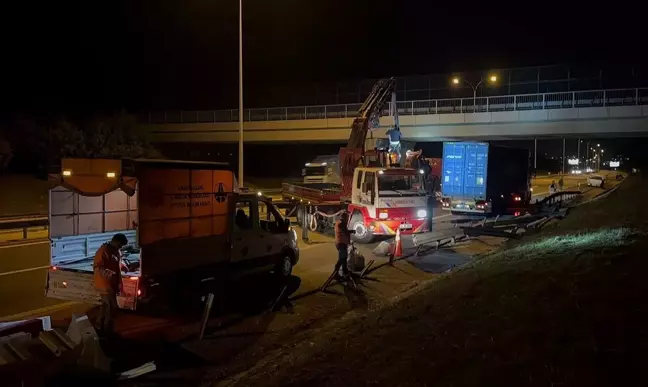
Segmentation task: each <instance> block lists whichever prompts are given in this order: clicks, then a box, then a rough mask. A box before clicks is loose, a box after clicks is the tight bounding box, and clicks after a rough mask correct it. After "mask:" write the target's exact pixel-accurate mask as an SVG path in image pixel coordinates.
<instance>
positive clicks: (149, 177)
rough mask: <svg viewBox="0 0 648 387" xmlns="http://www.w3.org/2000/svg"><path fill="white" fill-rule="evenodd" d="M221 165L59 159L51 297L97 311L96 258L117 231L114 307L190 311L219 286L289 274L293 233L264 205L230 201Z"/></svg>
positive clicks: (294, 256) (253, 199)
mask: <svg viewBox="0 0 648 387" xmlns="http://www.w3.org/2000/svg"><path fill="white" fill-rule="evenodd" d="M227 167H228V166H227V164H223V163H202V162H182V161H171V160H107V159H64V160H63V161H62V168H61V170H60V171H59V173H56V174H54V175H51V178H52V179H53V180H56V181H57V182H58V186H57V187H55V188H52V189H51V190H50V200H49V202H50V206H49V217H50V222H49V224H50V226H49V239H50V242H51V250H50V253H51V255H50V265H51V267H50V269H49V272H48V275H47V288H46V295H47V297H50V298H56V299H63V300H74V301H82V302H87V303H91V304H98V303H99V302H100V299H101V298H100V296H99V294H98V293H97V292H96V290H95V289H94V286H93V258H94V254H95V252H96V251H97V249H99V247H100V246H101V245H102V244H103V243H106V242H108V241H110V239H111V238H112V236H113V235H114V234H116V233H123V234H125V235H126V236H127V238H128V241H129V243H130V245H129V246H126V248H124V249H123V252H122V260H121V263H122V280H123V281H122V283H123V289H124V290H123V291H122V292H121V293H120V294H119V296H118V299H117V300H118V304H119V306H120V307H121V308H124V309H131V310H134V309H136V308H138V307H139V306H141V305H143V304H146V303H150V304H155V305H162V306H166V305H178V304H193V303H197V302H199V301H200V299H201V297H203V296H204V295H206V294H207V293H212V292H214V291H216V290H218V286H220V284H221V283H223V281H225V282H227V281H229V280H234V279H238V278H240V277H245V276H248V275H252V274H257V273H265V272H273V273H274V274H275V275H278V276H284V277H286V276H289V275H290V274H291V272H292V267H293V266H294V265H295V264H297V261H298V260H299V248H298V246H297V234H296V232H295V231H294V230H293V229H292V228H291V227H290V221H289V220H286V219H284V218H283V217H282V216H281V214H280V213H279V211H278V210H277V209H276V208H275V207H274V205H273V204H272V202H271V201H270V199H268V198H265V197H263V196H259V195H257V194H254V193H251V194H239V193H237V192H236V191H237V183H236V179H235V177H234V174H233V173H232V172H231V171H229V170H227V169H226V168H227Z"/></svg>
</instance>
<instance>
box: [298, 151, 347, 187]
mask: <svg viewBox="0 0 648 387" xmlns="http://www.w3.org/2000/svg"><path fill="white" fill-rule="evenodd" d="M339 158H340V156H338V155H330V156H317V157H315V159H313V161H311V162H308V163H306V165H305V166H304V168H303V169H302V176H303V177H304V181H303V182H304V183H305V184H311V183H315V184H323V183H326V184H340V165H339V164H338V160H339Z"/></svg>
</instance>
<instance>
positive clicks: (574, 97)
mask: <svg viewBox="0 0 648 387" xmlns="http://www.w3.org/2000/svg"><path fill="white" fill-rule="evenodd" d="M575 106H576V92H575V91H572V108H574V107H575Z"/></svg>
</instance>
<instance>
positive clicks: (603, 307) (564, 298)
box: [222, 178, 648, 386]
mask: <svg viewBox="0 0 648 387" xmlns="http://www.w3.org/2000/svg"><path fill="white" fill-rule="evenodd" d="M646 197H648V180H641V179H639V178H632V179H628V181H626V182H625V183H624V184H623V185H622V186H621V187H620V188H619V189H618V190H617V191H616V192H614V193H612V194H610V196H608V198H606V199H603V200H600V201H596V202H592V203H590V204H587V205H584V206H581V207H579V208H577V209H574V210H573V211H572V213H571V214H570V215H569V217H568V218H567V219H565V220H564V221H562V222H560V223H557V224H555V225H553V226H552V227H551V228H550V229H548V230H546V231H544V232H542V233H541V234H539V235H535V236H533V237H532V238H527V242H526V243H525V242H522V243H521V244H519V245H517V246H515V247H510V248H509V249H507V250H504V251H500V252H497V253H495V254H491V255H487V256H484V257H481V258H479V259H476V260H475V261H474V262H473V263H471V264H470V265H468V266H466V267H464V268H461V269H459V270H457V271H455V272H454V273H451V274H448V275H444V276H441V277H439V278H438V279H437V280H435V281H432V282H430V283H429V284H428V286H426V287H423V288H420V289H419V290H418V291H416V292H414V293H413V294H410V295H408V296H407V297H403V298H402V299H400V300H399V301H396V302H394V303H393V304H391V305H389V306H387V307H385V308H384V309H381V310H379V311H377V312H374V313H370V314H368V315H364V316H359V317H358V316H354V317H349V318H347V319H344V320H341V321H338V322H337V323H335V324H333V325H329V326H327V327H324V328H322V329H320V330H316V331H313V332H312V334H311V335H310V337H308V338H307V339H305V340H303V341H302V342H300V343H299V344H297V345H296V346H293V347H290V348H283V349H281V350H279V351H276V352H273V353H270V354H268V356H267V357H266V358H265V360H264V361H261V362H259V363H258V364H257V366H256V367H255V368H253V369H251V370H249V371H248V372H246V373H244V374H241V375H239V377H237V378H235V379H230V380H227V381H223V383H222V384H223V385H241V386H270V385H283V386H325V385H326V386H358V385H375V386H522V385H525V386H529V385H530V386H536V385H537V386H586V385H587V386H590V385H600V386H612V385H617V386H621V385H640V384H643V383H645V382H646V380H644V379H645V378H646V376H645V373H644V371H643V369H648V368H646V367H645V366H647V365H648V364H646V363H647V362H646V360H645V359H646V357H645V356H642V355H643V351H644V349H645V348H646V345H647V344H648V340H647V337H646V332H647V329H648V314H647V313H646V310H647V309H648V306H647V304H646V302H645V295H646V294H648V292H647V291H648V281H646V279H645V276H646V275H645V273H647V272H648V271H647V270H648V261H647V260H646V253H645V252H646V251H647V248H648V238H646V237H644V236H643V232H644V231H645V230H647V229H648V209H647V208H646V206H645V205H644V201H645V199H644V198H646Z"/></svg>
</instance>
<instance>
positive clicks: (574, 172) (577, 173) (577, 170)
mask: <svg viewBox="0 0 648 387" xmlns="http://www.w3.org/2000/svg"><path fill="white" fill-rule="evenodd" d="M571 173H572V175H580V174H582V173H583V171H581V170H580V169H572V171H571Z"/></svg>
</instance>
